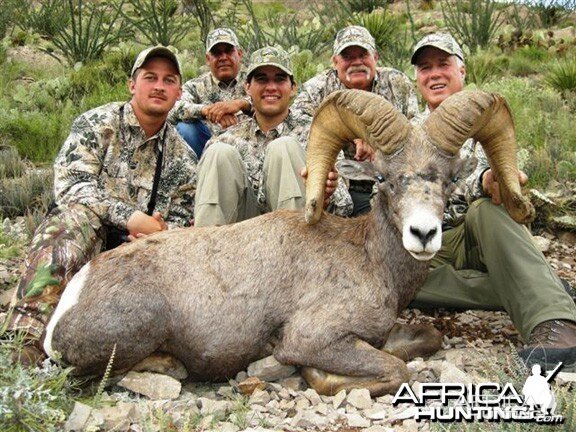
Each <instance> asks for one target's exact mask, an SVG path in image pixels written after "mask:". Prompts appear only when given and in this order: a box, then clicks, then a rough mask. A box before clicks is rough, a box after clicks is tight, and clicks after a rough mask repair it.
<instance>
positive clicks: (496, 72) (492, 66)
mask: <svg viewBox="0 0 576 432" xmlns="http://www.w3.org/2000/svg"><path fill="white" fill-rule="evenodd" d="M507 65H508V61H507V59H506V58H505V57H498V56H494V54H492V53H490V52H478V53H476V54H473V55H470V56H468V58H467V59H466V81H467V82H469V83H474V84H476V85H477V86H479V87H481V86H482V85H483V84H485V83H487V82H490V81H494V80H497V79H499V78H500V77H502V75H503V74H504V69H505V68H506V67H507Z"/></svg>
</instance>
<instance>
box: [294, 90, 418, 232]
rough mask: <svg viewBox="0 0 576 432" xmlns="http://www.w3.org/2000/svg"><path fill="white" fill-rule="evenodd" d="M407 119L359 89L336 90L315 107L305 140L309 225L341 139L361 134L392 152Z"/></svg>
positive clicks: (405, 132) (399, 144) (316, 213)
mask: <svg viewBox="0 0 576 432" xmlns="http://www.w3.org/2000/svg"><path fill="white" fill-rule="evenodd" d="M409 131H410V125H409V123H408V120H407V119H406V118H405V117H404V116H403V115H402V114H400V113H399V112H398V111H396V109H395V108H394V106H393V105H392V104H391V103H389V102H388V101H387V100H385V99H384V98H383V97H382V96H378V95H375V94H373V93H369V92H365V91H361V90H340V91H337V92H334V93H332V94H330V95H329V96H328V97H327V98H326V99H325V100H324V102H322V104H321V105H320V106H319V107H318V110H317V111H316V114H315V115H314V120H313V121H312V126H311V128H310V137H309V140H308V154H307V156H306V165H307V169H308V180H307V181H306V209H305V213H304V216H305V218H306V222H307V223H308V224H309V225H313V224H315V223H316V222H318V221H319V220H320V216H321V215H322V207H323V205H322V204H323V202H324V187H325V184H326V179H327V178H328V173H329V172H330V169H331V168H332V166H333V165H334V162H335V161H336V157H337V156H338V152H339V151H340V150H342V146H343V145H344V143H347V142H352V140H354V139H355V138H361V139H362V140H363V141H365V142H367V143H368V144H370V145H371V146H372V147H373V148H374V149H375V150H380V151H382V152H383V153H384V154H392V153H395V152H396V151H398V150H399V149H400V148H402V146H403V143H404V141H405V140H406V138H407V136H408V133H409Z"/></svg>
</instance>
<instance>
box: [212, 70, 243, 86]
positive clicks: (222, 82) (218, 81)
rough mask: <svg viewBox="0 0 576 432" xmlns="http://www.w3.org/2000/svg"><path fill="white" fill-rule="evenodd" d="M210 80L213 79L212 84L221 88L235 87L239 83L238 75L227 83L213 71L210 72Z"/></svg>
mask: <svg viewBox="0 0 576 432" xmlns="http://www.w3.org/2000/svg"><path fill="white" fill-rule="evenodd" d="M210 80H211V81H212V85H214V86H217V87H218V88H220V89H221V90H230V89H233V88H234V87H236V85H237V84H238V76H237V77H236V78H234V79H233V80H232V81H230V82H229V83H228V84H226V83H225V82H224V81H220V80H219V79H218V78H216V77H215V76H214V75H213V74H212V72H210Z"/></svg>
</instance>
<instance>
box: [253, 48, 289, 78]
mask: <svg viewBox="0 0 576 432" xmlns="http://www.w3.org/2000/svg"><path fill="white" fill-rule="evenodd" d="M260 66H276V67H277V68H279V69H281V70H283V71H284V72H286V73H287V74H288V75H290V76H294V73H293V72H292V62H291V61H290V56H289V55H288V53H287V52H286V51H284V50H283V49H282V48H279V47H274V46H266V47H264V48H260V49H259V50H256V51H254V52H253V53H252V55H251V56H250V64H249V65H248V69H247V70H246V76H250V74H251V73H252V72H254V71H255V70H256V69H257V68H259V67H260Z"/></svg>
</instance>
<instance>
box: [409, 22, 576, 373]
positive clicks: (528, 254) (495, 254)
mask: <svg viewBox="0 0 576 432" xmlns="http://www.w3.org/2000/svg"><path fill="white" fill-rule="evenodd" d="M412 64H414V66H415V69H416V81H417V84H418V89H419V90H420V92H421V93H422V96H423V97H424V100H425V101H426V104H427V107H426V111H425V112H424V113H423V114H422V115H421V116H419V117H418V118H416V119H415V120H414V121H415V122H423V121H424V119H425V118H426V117H427V116H428V115H429V113H430V112H431V111H433V110H434V109H436V108H437V107H438V106H439V105H440V104H441V103H442V102H443V101H444V100H445V99H446V98H448V97H449V96H450V95H452V94H454V93H456V92H459V91H461V90H462V89H463V88H464V78H465V76H466V68H465V65H464V54H463V53H462V49H461V48H460V46H459V45H458V43H457V42H456V41H455V40H454V39H453V38H452V36H451V35H449V34H446V33H434V34H431V35H428V36H426V37H424V38H423V39H422V40H421V41H419V42H418V43H417V44H416V46H415V47H414V52H413V55H412ZM460 157H462V158H469V157H476V158H477V159H478V166H477V168H476V171H475V172H474V173H473V174H472V175H471V176H470V177H469V178H467V179H465V180H464V181H463V184H462V185H461V186H460V187H458V188H457V189H456V191H455V192H454V193H453V194H452V196H451V197H450V199H449V201H448V205H447V207H446V210H445V213H444V227H443V229H444V232H443V235H442V249H441V250H440V251H439V252H438V253H437V254H436V256H435V257H434V258H433V259H432V262H431V271H430V275H429V277H428V279H427V280H426V283H425V284H424V286H423V287H422V289H421V290H420V291H419V292H418V294H417V296H416V299H415V301H414V303H413V306H428V307H429V306H442V307H456V308H469V309H489V310H494V309H500V310H502V309H503V310H506V311H507V312H508V313H509V314H510V318H511V319H512V321H513V322H514V325H515V326H516V328H517V329H518V330H519V332H520V333H521V334H522V337H523V338H524V339H525V340H526V341H528V348H526V349H524V350H522V351H521V352H520V355H521V357H522V358H523V359H524V360H525V361H526V362H527V363H528V364H529V365H532V364H540V365H542V366H544V367H545V368H546V369H552V368H554V367H555V366H556V365H557V364H558V362H560V361H562V362H563V363H564V365H565V368H566V367H569V368H572V369H574V368H575V366H576V323H575V322H576V306H575V304H574V301H573V300H572V299H571V297H570V296H569V295H568V294H567V293H566V292H565V290H564V288H563V286H562V283H561V281H560V280H559V279H558V277H557V276H556V275H555V273H554V271H553V270H552V268H550V266H549V265H548V263H547V262H546V259H545V258H544V256H543V255H542V253H540V251H539V250H538V249H537V248H536V246H535V244H534V242H533V241H532V238H531V235H530V233H529V231H528V230H527V229H526V227H524V226H522V225H519V224H517V223H516V222H515V221H514V220H512V218H510V217H509V216H508V214H507V213H506V211H505V210H503V208H502V206H500V205H499V204H500V203H501V200H500V193H499V188H498V182H497V181H496V179H495V178H494V177H493V175H492V171H491V170H490V166H489V164H488V161H487V159H486V156H485V155H484V152H483V150H482V148H481V147H480V145H478V143H477V142H475V141H474V140H472V139H470V140H468V141H467V142H466V143H464V145H463V146H462V149H461V150H460ZM520 181H521V182H522V183H525V182H526V181H527V177H526V175H525V174H524V173H522V172H521V173H520Z"/></svg>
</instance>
